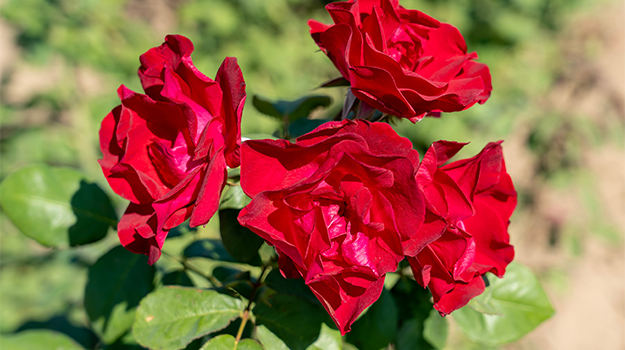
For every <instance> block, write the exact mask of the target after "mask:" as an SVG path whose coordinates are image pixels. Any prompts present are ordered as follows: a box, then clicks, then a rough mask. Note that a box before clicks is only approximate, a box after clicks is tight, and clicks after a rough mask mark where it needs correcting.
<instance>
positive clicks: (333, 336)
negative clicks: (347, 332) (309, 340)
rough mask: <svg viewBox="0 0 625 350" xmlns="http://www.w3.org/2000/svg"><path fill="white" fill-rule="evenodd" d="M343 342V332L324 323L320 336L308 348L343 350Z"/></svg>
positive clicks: (308, 349) (314, 349)
mask: <svg viewBox="0 0 625 350" xmlns="http://www.w3.org/2000/svg"><path fill="white" fill-rule="evenodd" d="M342 343H343V340H342V339H341V332H340V331H339V330H338V329H332V328H330V327H328V326H327V325H326V324H325V323H322V324H321V332H320V333H319V338H317V341H315V342H314V343H313V344H312V345H311V346H309V347H308V348H307V349H306V350H341V349H342V348H343V344H342Z"/></svg>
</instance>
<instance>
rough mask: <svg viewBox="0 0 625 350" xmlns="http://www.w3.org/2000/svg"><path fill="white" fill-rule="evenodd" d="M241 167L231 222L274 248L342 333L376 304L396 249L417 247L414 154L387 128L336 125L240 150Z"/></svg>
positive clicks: (420, 207) (419, 214)
mask: <svg viewBox="0 0 625 350" xmlns="http://www.w3.org/2000/svg"><path fill="white" fill-rule="evenodd" d="M241 158H242V166H241V186H242V188H243V191H244V192H245V193H246V194H247V195H248V196H250V197H251V198H252V199H253V200H252V202H251V203H250V204H249V205H248V206H247V207H245V208H243V210H242V211H241V213H240V215H239V222H240V223H241V224H242V225H244V226H247V227H249V228H250V229H251V230H253V231H254V232H256V233H257V234H258V235H259V236H261V237H262V238H264V239H265V240H266V241H267V242H269V243H270V244H272V245H274V246H275V247H276V249H277V251H278V254H279V256H280V261H279V263H280V269H281V271H282V273H283V275H284V276H285V277H292V278H298V277H303V278H304V281H305V282H306V284H307V285H308V286H309V287H310V288H311V289H312V291H313V292H314V293H315V295H316V296H317V298H318V299H319V300H320V301H321V303H322V304H323V306H324V307H325V308H326V310H327V311H328V313H329V314H330V316H331V317H332V318H333V319H334V322H335V323H336V324H337V326H338V327H339V329H340V330H341V333H342V334H345V333H347V332H348V331H349V330H350V327H351V324H352V323H353V322H354V321H355V320H356V318H357V317H358V315H359V314H360V313H361V312H362V311H363V310H364V309H365V308H366V307H368V306H369V305H371V304H372V303H373V302H374V301H375V300H377V299H378V298H379V296H380V293H381V292H382V288H383V285H384V275H385V273H387V272H390V271H395V270H396V269H397V265H398V263H399V262H400V261H401V260H402V259H403V258H404V255H405V254H404V248H403V245H404V243H406V242H407V241H410V240H411V238H412V240H417V239H416V238H413V236H414V235H415V233H416V229H418V228H419V227H420V226H421V224H422V222H423V215H424V203H423V199H422V197H421V193H420V191H419V190H418V188H417V183H416V180H415V177H414V174H415V167H416V165H417V164H418V158H419V155H418V153H417V152H416V151H415V150H413V149H412V144H411V143H410V141H409V140H408V139H406V138H403V137H400V136H398V135H397V134H396V133H395V131H394V130H393V129H392V128H391V127H390V126H389V125H388V124H383V123H370V122H367V121H362V120H359V121H350V120H344V121H342V122H328V123H325V124H324V125H322V126H320V127H319V128H317V129H315V130H314V131H312V132H310V133H309V134H306V135H304V136H301V137H299V138H298V139H297V142H296V143H290V142H288V141H285V140H259V141H246V142H245V143H244V144H243V146H242V151H241ZM427 243H429V242H424V243H423V246H425V244H427ZM417 245H418V244H417Z"/></svg>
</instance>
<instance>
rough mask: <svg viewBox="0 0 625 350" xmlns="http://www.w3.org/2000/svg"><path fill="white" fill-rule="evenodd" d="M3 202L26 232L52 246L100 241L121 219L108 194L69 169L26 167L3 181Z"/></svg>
mask: <svg viewBox="0 0 625 350" xmlns="http://www.w3.org/2000/svg"><path fill="white" fill-rule="evenodd" d="M0 204H1V205H2V208H3V209H4V211H5V212H6V214H7V216H8V217H9V218H10V219H11V221H12V222H13V223H14V224H15V225H16V226H17V227H18V228H19V229H20V230H21V231H22V232H23V233H24V234H25V235H27V236H28V237H31V238H33V239H34V240H36V241H37V242H39V243H41V244H43V245H45V246H48V247H67V246H77V245H82V244H87V243H91V242H94V241H98V240H100V239H102V238H104V236H105V235H106V232H107V231H108V228H109V226H115V225H116V224H117V218H116V215H115V211H114V210H113V207H112V206H111V203H110V200H109V199H108V197H107V195H106V194H105V193H104V192H103V191H102V190H101V189H100V187H98V185H96V184H93V183H89V182H87V180H86V177H85V175H83V174H82V173H80V172H78V171H76V170H73V169H69V168H53V167H49V166H46V165H41V164H38V165H31V166H27V167H24V168H21V169H20V170H18V171H16V172H14V173H12V174H11V175H10V176H8V177H7V178H6V179H5V180H4V181H2V184H1V185H0Z"/></svg>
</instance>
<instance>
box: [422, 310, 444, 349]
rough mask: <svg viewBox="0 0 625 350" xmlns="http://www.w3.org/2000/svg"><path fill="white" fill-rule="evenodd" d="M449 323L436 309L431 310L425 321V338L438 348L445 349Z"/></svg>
mask: <svg viewBox="0 0 625 350" xmlns="http://www.w3.org/2000/svg"><path fill="white" fill-rule="evenodd" d="M448 332H449V325H448V324H447V320H446V319H445V318H443V317H442V316H441V315H440V314H439V313H438V311H436V310H435V309H432V310H430V316H428V318H427V319H426V320H425V322H424V323H423V338H424V339H425V340H427V341H428V343H430V344H432V345H433V346H434V347H435V348H436V349H443V348H444V347H445V344H446V343H447V333H448Z"/></svg>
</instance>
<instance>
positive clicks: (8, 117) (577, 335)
mask: <svg viewBox="0 0 625 350" xmlns="http://www.w3.org/2000/svg"><path fill="white" fill-rule="evenodd" d="M326 3H327V2H326V1H321V0H316V1H314V0H271V1H266V0H210V1H200V0H186V1H185V0H114V1H95V0H4V1H1V2H0V13H1V16H0V74H1V78H0V102H1V106H0V118H1V119H0V180H1V179H3V178H4V177H6V175H7V174H9V173H10V172H12V171H14V170H16V169H18V168H20V167H22V166H24V165H26V164H30V163H37V162H43V163H47V164H51V165H64V166H69V167H74V168H78V169H81V170H83V171H84V172H86V173H87V174H89V175H90V176H91V177H92V178H93V179H94V180H96V181H98V182H99V183H100V185H101V186H102V187H103V188H105V189H106V190H107V191H108V192H109V193H111V191H110V188H109V187H108V185H107V184H106V181H105V180H104V178H103V177H102V175H101V172H100V168H99V166H98V164H97V162H96V160H97V159H98V158H99V157H100V153H99V148H98V141H97V140H98V129H99V124H100V122H101V120H102V119H103V118H104V116H105V115H106V114H107V113H108V112H109V111H110V110H111V109H112V108H113V107H115V106H116V105H117V104H118V103H119V100H118V98H117V96H116V93H115V91H116V89H117V87H118V86H119V85H120V84H124V85H127V86H128V87H130V88H131V89H133V90H135V91H141V88H140V83H139V79H138V77H137V76H136V70H137V68H138V66H139V60H138V58H139V55H140V54H142V53H143V52H145V51H146V50H147V49H149V48H150V47H153V46H157V45H160V44H161V42H162V41H163V38H164V36H165V35H166V34H168V33H178V34H183V35H186V36H187V37H189V38H190V39H191V40H192V41H193V42H194V44H195V47H196V50H195V52H194V53H193V61H194V62H195V64H196V66H197V67H198V68H199V69H200V70H201V71H202V72H204V73H205V74H206V75H208V76H209V77H214V74H215V72H216V70H217V68H218V67H219V65H220V63H221V61H222V60H223V59H224V57H226V56H236V57H238V60H239V64H240V65H241V68H242V70H243V74H244V76H245V79H246V82H247V91H248V103H247V106H246V109H245V110H244V117H243V134H244V135H245V134H251V133H267V132H271V131H273V130H275V128H276V127H277V125H276V124H275V121H274V120H273V119H270V118H269V117H265V116H263V115H261V114H260V113H258V112H257V111H255V110H254V108H253V106H252V105H251V97H252V96H253V95H254V94H259V95H261V96H264V97H267V98H270V99H296V98H299V97H301V96H302V95H306V94H317V93H326V94H329V95H331V96H332V97H333V98H334V100H335V102H334V104H333V106H331V107H330V108H329V109H328V110H325V111H319V113H318V114H319V116H321V117H323V116H326V115H334V113H336V111H337V110H338V109H340V107H341V104H342V98H343V96H344V94H345V90H344V89H343V88H333V89H327V90H315V91H313V89H314V88H315V87H317V86H319V85H320V84H321V83H323V82H325V81H327V80H330V79H332V78H335V77H337V76H338V73H337V72H336V70H335V69H334V67H333V66H332V64H331V63H330V61H329V60H328V59H327V58H326V57H325V56H324V55H323V54H322V53H320V52H318V49H317V47H316V46H315V44H314V43H313V41H312V39H310V37H309V35H308V27H307V25H306V20H307V19H309V18H315V19H318V20H322V21H325V22H326V23H329V22H330V19H329V16H328V15H327V14H326V13H325V11H324V9H323V6H324V5H325V4H326ZM401 4H402V5H403V6H404V7H407V8H413V9H419V10H421V11H424V12H426V13H427V14H429V15H431V16H433V17H435V18H437V19H439V20H441V21H444V22H448V23H451V24H453V25H455V26H457V27H458V28H459V29H460V31H461V32H462V33H463V35H464V36H465V38H466V39H467V42H468V47H469V50H470V51H477V52H478V54H479V56H480V62H483V63H486V64H488V65H489V66H490V68H491V74H492V76H493V86H494V91H493V95H492V97H491V99H490V100H489V101H488V102H487V103H486V104H485V105H483V106H475V107H473V108H471V109H469V110H467V111H464V112H460V113H453V114H444V115H443V117H442V118H440V119H426V120H423V121H421V122H419V123H418V124H417V125H412V124H410V123H408V122H401V123H399V124H398V125H397V130H398V132H400V133H401V134H402V135H404V136H406V137H409V138H410V139H411V140H412V141H413V144H414V145H415V147H416V148H417V149H418V150H419V151H420V152H421V154H423V152H424V151H425V149H426V148H427V147H428V146H429V144H430V143H431V142H433V141H436V140H439V139H447V140H456V141H464V142H466V141H471V144H470V145H469V146H467V147H466V149H465V150H463V152H462V154H461V156H462V157H468V156H472V155H473V154H475V153H477V152H478V151H479V150H480V149H481V148H482V147H483V146H484V145H485V144H486V143H487V142H488V141H494V140H499V139H503V140H505V142H504V144H503V146H504V152H505V157H506V162H507V167H508V170H509V172H510V174H511V176H512V178H513V180H514V183H515V185H516V187H517V189H518V192H519V205H518V209H517V211H516V213H515V215H514V216H513V218H512V223H511V225H510V234H511V240H512V243H513V244H514V245H515V247H516V259H517V260H518V261H519V262H521V263H523V264H526V265H528V266H530V267H531V268H532V269H533V270H534V272H535V273H536V274H537V275H538V277H539V279H540V280H541V282H542V283H543V285H544V287H545V289H546V290H547V293H548V294H549V296H550V298H551V300H552V301H553V303H554V305H555V309H556V315H555V316H554V317H553V318H551V319H550V320H548V321H546V322H545V323H544V324H542V325H541V326H539V327H538V329H537V330H535V331H534V332H532V333H531V334H530V335H529V336H527V337H525V338H523V339H521V340H520V341H518V342H516V343H514V344H511V345H508V346H506V347H505V348H506V349H625V248H624V247H625V245H624V243H625V2H623V1H618V0H595V1H593V0H506V1H501V0H437V1H434V0H402V1H401ZM112 198H114V201H115V203H116V205H117V207H118V210H119V213H121V212H123V210H124V209H125V204H126V203H124V201H123V200H121V199H119V198H118V197H116V196H112ZM0 215H1V217H0V230H1V235H0V332H1V333H11V332H15V331H20V330H25V329H31V328H53V329H56V330H59V331H61V332H64V333H67V334H69V335H70V336H72V337H73V338H74V339H76V340H77V341H78V342H79V343H81V344H83V345H85V346H87V347H93V345H94V344H91V343H90V342H91V341H92V339H93V337H92V335H91V334H90V331H88V329H87V328H86V327H85V325H86V322H87V317H86V315H85V312H84V309H83V307H82V305H81V302H82V301H81V300H82V294H83V286H84V284H85V281H86V271H87V267H88V266H89V265H90V264H91V263H93V261H94V259H96V258H97V257H98V256H99V255H101V254H102V253H103V252H105V251H106V250H107V249H108V248H109V247H111V245H113V244H115V242H116V237H115V234H114V233H113V232H111V234H110V235H109V237H108V239H107V240H105V241H103V242H101V243H97V244H94V245H91V246H89V247H85V248H78V249H73V250H72V251H64V250H50V249H47V248H43V247H42V246H40V245H38V244H37V243H35V242H34V241H31V240H29V239H28V238H26V237H25V236H23V235H21V234H20V233H19V232H18V231H17V229H16V228H15V227H14V226H13V225H12V224H11V222H10V221H9V220H8V219H6V217H5V216H4V214H3V213H0ZM214 228H215V225H214V223H213V224H212V225H211V224H209V225H208V226H207V227H206V228H202V229H200V231H202V230H204V231H207V232H208V231H211V230H214ZM207 234H210V232H208V233H207ZM448 348H450V349H482V348H483V347H482V346H481V345H479V344H473V343H471V342H470V341H468V340H467V339H465V338H464V337H463V336H462V334H461V333H460V332H459V331H457V330H456V329H455V328H453V327H452V332H451V339H450V341H449V342H448Z"/></svg>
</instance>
